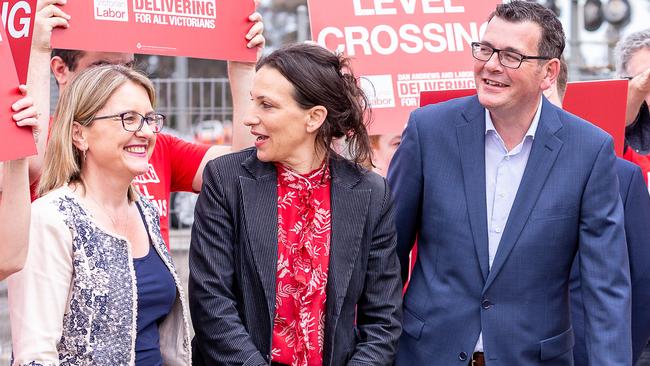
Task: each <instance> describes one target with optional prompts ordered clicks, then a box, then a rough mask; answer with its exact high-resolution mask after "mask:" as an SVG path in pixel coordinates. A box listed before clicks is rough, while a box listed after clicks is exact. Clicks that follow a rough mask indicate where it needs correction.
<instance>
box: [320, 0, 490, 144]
mask: <svg viewBox="0 0 650 366" xmlns="http://www.w3.org/2000/svg"><path fill="white" fill-rule="evenodd" d="M501 2H502V1H498V0H481V1H477V0H330V1H324V0H308V3H309V16H310V18H311V30H312V38H313V40H314V41H316V42H317V43H319V44H321V45H323V46H325V47H327V48H328V49H330V50H336V51H340V52H344V53H345V54H346V55H347V56H349V57H351V58H352V60H353V62H352V63H353V69H354V72H355V74H356V76H359V77H361V85H362V86H363V88H364V90H365V92H366V94H367V95H368V99H369V100H370V104H371V106H372V108H373V115H374V122H373V123H372V124H371V126H370V130H371V131H370V132H371V133H372V134H383V133H396V132H399V131H401V130H402V127H403V126H404V123H406V120H407V118H408V114H409V112H410V111H411V110H413V109H414V108H416V107H417V106H418V105H419V104H420V103H419V98H420V92H422V91H426V90H450V89H464V88H474V86H475V84H474V76H473V73H472V65H473V58H472V55H471V48H470V44H471V43H472V42H475V41H479V40H480V37H481V36H482V35H483V33H484V32H485V27H486V24H487V17H488V15H489V14H490V13H491V12H492V11H493V10H494V9H495V7H496V4H499V3H501ZM333 9H336V10H333Z"/></svg>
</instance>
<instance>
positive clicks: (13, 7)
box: [0, 0, 36, 84]
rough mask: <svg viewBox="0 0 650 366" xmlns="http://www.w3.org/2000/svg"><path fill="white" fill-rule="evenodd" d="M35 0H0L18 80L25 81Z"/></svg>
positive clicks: (1, 13)
mask: <svg viewBox="0 0 650 366" xmlns="http://www.w3.org/2000/svg"><path fill="white" fill-rule="evenodd" d="M35 14H36V0H0V15H1V16H2V24H4V26H5V31H6V34H7V38H8V39H9V44H10V45H11V53H12V54H13V57H14V64H15V65H16V72H17V73H18V80H20V83H21V84H25V83H27V69H28V67H29V52H30V51H31V46H32V31H33V30H34V15H35Z"/></svg>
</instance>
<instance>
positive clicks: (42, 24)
mask: <svg viewBox="0 0 650 366" xmlns="http://www.w3.org/2000/svg"><path fill="white" fill-rule="evenodd" d="M66 2H67V1H66V0H38V3H37V5H36V16H35V17H34V37H33V40H32V49H34V50H38V51H46V52H48V53H49V52H50V51H51V50H52V46H51V44H50V40H51V39H52V31H53V30H54V29H55V28H68V27H69V26H70V24H69V23H68V21H69V20H70V16H69V15H68V14H66V13H65V12H64V11H63V10H61V8H60V6H61V5H65V3H66Z"/></svg>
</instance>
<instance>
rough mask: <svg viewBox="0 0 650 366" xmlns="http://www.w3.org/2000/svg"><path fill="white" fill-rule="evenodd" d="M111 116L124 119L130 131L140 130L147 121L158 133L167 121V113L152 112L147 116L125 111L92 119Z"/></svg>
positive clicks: (126, 127)
mask: <svg viewBox="0 0 650 366" xmlns="http://www.w3.org/2000/svg"><path fill="white" fill-rule="evenodd" d="M110 118H119V119H121V120H122V127H124V129H125V130H127V131H129V132H138V131H140V130H141V129H142V126H144V123H145V122H147V125H148V126H149V128H150V129H151V132H153V133H158V132H160V131H162V128H163V123H164V122H165V118H166V117H165V115H163V114H160V113H152V114H148V115H146V116H143V115H141V114H140V113H138V112H133V111H129V112H124V113H119V114H113V115H110V116H101V117H94V118H93V119H92V120H91V121H95V120H98V119H110Z"/></svg>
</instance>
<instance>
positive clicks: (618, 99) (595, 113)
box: [420, 80, 627, 156]
mask: <svg viewBox="0 0 650 366" xmlns="http://www.w3.org/2000/svg"><path fill="white" fill-rule="evenodd" d="M474 94H476V90H475V89H462V90H448V91H434V92H423V93H422V95H421V96H420V105H421V106H425V105H428V104H433V103H440V102H444V101H446V100H449V99H453V98H460V97H466V96H469V95H474ZM563 103H564V106H563V107H564V109H565V110H567V111H569V112H571V113H573V114H575V115H576V116H578V117H580V118H582V119H585V120H587V121H589V122H591V123H593V124H595V125H596V126H598V127H600V128H602V129H603V130H605V131H606V132H607V133H609V134H610V135H612V138H613V139H614V150H615V151H616V155H618V156H623V144H624V139H625V104H626V103H627V80H598V81H577V82H572V83H569V84H567V89H566V95H565V96H564V101H563Z"/></svg>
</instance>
